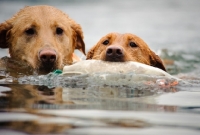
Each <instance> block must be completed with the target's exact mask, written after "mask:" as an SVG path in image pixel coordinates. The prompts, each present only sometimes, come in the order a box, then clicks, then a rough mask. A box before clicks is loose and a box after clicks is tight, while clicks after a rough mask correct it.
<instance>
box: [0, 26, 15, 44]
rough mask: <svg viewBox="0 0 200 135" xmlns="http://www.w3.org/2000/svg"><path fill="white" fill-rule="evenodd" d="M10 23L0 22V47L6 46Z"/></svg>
mask: <svg viewBox="0 0 200 135" xmlns="http://www.w3.org/2000/svg"><path fill="white" fill-rule="evenodd" d="M11 28H12V25H11V24H9V23H8V22H4V23H1V24H0V48H8V46H9V45H8V42H7V41H8V33H9V30H10V29H11Z"/></svg>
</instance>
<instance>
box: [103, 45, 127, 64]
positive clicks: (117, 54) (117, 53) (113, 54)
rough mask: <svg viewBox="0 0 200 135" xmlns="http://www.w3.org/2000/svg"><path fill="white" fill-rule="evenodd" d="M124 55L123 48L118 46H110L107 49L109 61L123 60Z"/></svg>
mask: <svg viewBox="0 0 200 135" xmlns="http://www.w3.org/2000/svg"><path fill="white" fill-rule="evenodd" d="M123 57H124V53H123V49H122V48H121V47H118V46H110V47H108V48H107V50H106V60H107V61H122V59H123Z"/></svg>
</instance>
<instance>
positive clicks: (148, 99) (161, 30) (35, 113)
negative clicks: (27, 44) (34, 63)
mask: <svg viewBox="0 0 200 135" xmlns="http://www.w3.org/2000/svg"><path fill="white" fill-rule="evenodd" d="M38 4H48V5H53V6H55V7H57V8H59V9H61V10H63V11H64V12H66V13H68V14H69V15H70V17H71V18H73V19H74V20H76V21H77V22H78V23H80V24H81V26H82V27H83V31H84V36H85V40H84V41H85V43H86V52H87V51H88V50H89V48H91V47H92V46H93V45H94V44H95V43H97V41H98V40H99V39H100V38H101V37H102V36H104V35H105V34H107V33H109V32H120V33H125V32H130V33H134V34H136V35H138V36H140V37H141V38H142V39H144V41H145V42H146V43H147V44H148V45H149V46H150V48H152V50H154V51H155V52H157V53H158V54H159V55H160V56H161V57H162V58H163V59H165V60H170V61H173V64H169V65H168V66H167V70H168V72H169V73H171V74H172V75H174V76H176V77H180V78H182V79H183V80H184V81H187V82H189V83H190V84H183V83H180V84H179V85H176V86H170V87H162V86H158V85H156V83H155V78H154V77H151V76H150V77H149V76H148V77H147V76H144V75H141V76H140V77H143V78H145V79H146V80H145V79H144V80H143V81H138V82H134V83H132V85H128V84H126V85H121V84H120V83H116V85H112V86H110V85H105V84H100V83H98V77H96V79H97V81H96V83H94V82H93V81H92V80H93V79H94V78H90V77H89V76H88V75H82V76H73V77H65V78H62V77H58V76H56V75H55V76H49V75H46V76H37V75H33V76H29V75H26V74H25V75H24V74H23V75H22V78H20V79H16V78H14V77H12V76H13V75H12V76H10V74H8V73H7V72H4V71H1V72H0V77H1V80H0V134H37V133H40V134H42V133H43V134H74V135H76V134H85V135H86V134H87V135H88V134H102V135H104V134H113V135H116V134H127V135H128V134H141V135H145V134H152V135H155V134H167V135H168V134H184V135H188V134H190V135H198V134H199V133H200V131H199V129H200V122H199V121H200V115H199V114H200V92H199V91H200V90H199V88H200V86H199V83H200V78H199V75H200V56H199V54H200V53H199V51H200V50H199V47H198V46H199V43H200V24H199V22H200V17H199V16H200V9H199V6H200V1H199V0H191V1H187V0H162V1H161V0H125V1H114V0H113V1H112V0H110V1H107V0H106V1H104V0H102V1H92V0H85V1H78V0H75V1H64V0H63V1H56V2H55V1H45V0H43V1H0V12H1V14H0V22H3V21H4V20H6V19H9V18H10V17H11V16H12V15H13V14H14V13H15V12H17V11H18V10H19V9H21V8H23V7H24V6H25V5H38ZM76 53H77V54H78V55H79V56H80V57H82V58H83V59H84V58H85V57H84V56H82V54H80V53H79V52H78V51H77V52H76ZM3 56H8V52H7V50H3V49H1V50H0V57H3ZM126 75H127V74H126ZM126 75H125V76H126ZM116 76H117V75H115V77H116ZM5 77H6V78H5ZM20 77H21V75H20ZM116 78H117V77H116ZM124 79H126V78H124ZM149 80H151V81H149ZM152 80H154V81H152Z"/></svg>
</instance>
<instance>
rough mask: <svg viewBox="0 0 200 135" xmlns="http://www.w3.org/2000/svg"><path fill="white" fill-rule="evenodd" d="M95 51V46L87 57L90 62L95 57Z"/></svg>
mask: <svg viewBox="0 0 200 135" xmlns="http://www.w3.org/2000/svg"><path fill="white" fill-rule="evenodd" d="M94 49H95V46H93V47H92V48H91V49H90V50H89V51H88V53H87V55H86V60H89V59H92V58H93V56H94Z"/></svg>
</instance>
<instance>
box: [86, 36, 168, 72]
mask: <svg viewBox="0 0 200 135" xmlns="http://www.w3.org/2000/svg"><path fill="white" fill-rule="evenodd" d="M86 59H97V60H104V61H112V62H125V61H136V62H140V63H144V64H147V65H150V66H154V67H157V68H160V69H162V70H164V71H166V69H165V67H164V64H163V62H162V60H161V59H160V58H159V56H158V55H156V54H155V53H154V52H153V51H152V50H151V49H150V48H149V47H148V45H147V44H146V43H145V42H144V41H143V40H142V39H141V38H139V37H138V36H136V35H133V34H130V33H126V34H119V33H109V34H107V35H106V36H104V37H102V38H101V39H100V41H99V42H98V43H97V44H96V45H95V46H93V47H92V48H91V49H90V50H89V52H88V53H87V57H86Z"/></svg>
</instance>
